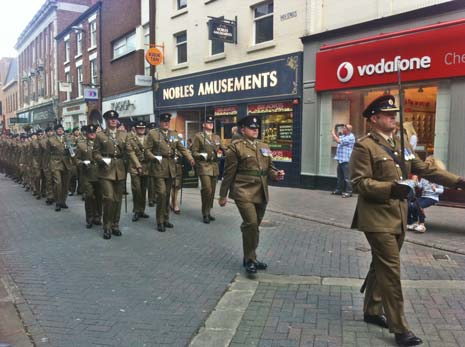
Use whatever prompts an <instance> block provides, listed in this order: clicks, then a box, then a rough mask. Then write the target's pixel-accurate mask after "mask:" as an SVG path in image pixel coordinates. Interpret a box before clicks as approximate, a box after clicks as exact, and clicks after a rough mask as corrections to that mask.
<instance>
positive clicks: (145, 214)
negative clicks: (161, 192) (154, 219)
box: [139, 212, 150, 218]
mask: <svg viewBox="0 0 465 347" xmlns="http://www.w3.org/2000/svg"><path fill="white" fill-rule="evenodd" d="M139 217H140V218H150V216H149V215H148V214H147V213H145V212H141V213H139Z"/></svg>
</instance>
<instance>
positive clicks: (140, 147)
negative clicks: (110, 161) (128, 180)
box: [126, 134, 149, 176]
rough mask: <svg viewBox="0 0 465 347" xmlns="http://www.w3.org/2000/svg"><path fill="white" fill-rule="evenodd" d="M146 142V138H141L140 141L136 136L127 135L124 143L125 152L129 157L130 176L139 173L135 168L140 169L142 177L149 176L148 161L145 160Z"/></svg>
mask: <svg viewBox="0 0 465 347" xmlns="http://www.w3.org/2000/svg"><path fill="white" fill-rule="evenodd" d="M146 142H147V136H146V135H144V136H143V137H142V141H141V139H140V138H139V136H138V135H136V134H130V135H128V139H127V142H126V151H127V154H128V157H129V170H128V171H129V173H130V174H131V175H137V174H139V172H138V171H137V168H142V173H141V175H142V176H147V175H148V174H149V165H148V161H147V160H146V158H145V143H146Z"/></svg>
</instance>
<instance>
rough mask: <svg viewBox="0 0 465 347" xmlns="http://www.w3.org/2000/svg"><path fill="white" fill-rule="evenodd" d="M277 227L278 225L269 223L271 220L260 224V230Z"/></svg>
mask: <svg viewBox="0 0 465 347" xmlns="http://www.w3.org/2000/svg"><path fill="white" fill-rule="evenodd" d="M275 226H276V223H275V222H272V221H269V220H262V222H261V224H260V228H273V227H275Z"/></svg>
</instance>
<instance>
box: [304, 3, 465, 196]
mask: <svg viewBox="0 0 465 347" xmlns="http://www.w3.org/2000/svg"><path fill="white" fill-rule="evenodd" d="M451 16H452V18H451V19H453V18H455V17H456V16H457V17H459V18H463V13H462V14H459V13H456V12H454V13H453V15H452V14H451ZM418 20H419V21H421V23H422V24H423V25H422V26H420V25H414V24H415V23H411V21H410V20H409V21H407V19H406V20H405V21H400V22H398V23H390V24H389V25H386V27H383V26H381V25H378V26H377V30H379V31H380V32H384V33H385V34H380V35H364V31H363V30H362V29H365V30H366V31H368V32H371V31H370V30H369V29H370V28H371V26H369V25H367V26H363V25H361V26H360V27H359V28H358V30H355V32H356V33H351V35H347V33H350V30H348V31H347V32H346V33H344V35H342V34H340V33H341V31H339V32H335V33H334V35H331V33H325V34H324V35H315V36H313V37H312V36H309V37H306V38H304V39H303V42H304V45H305V48H304V57H306V56H308V57H313V59H311V61H314V62H315V65H314V66H313V67H311V66H305V67H304V81H305V80H308V82H307V83H305V82H304V99H305V100H306V101H307V100H315V101H316V102H314V103H313V102H308V103H307V102H306V103H305V104H304V110H303V112H304V114H314V115H315V116H314V117H309V118H308V119H304V124H303V132H304V133H308V134H310V136H313V138H306V139H304V140H303V143H304V146H303V148H304V150H303V162H304V163H305V164H303V167H302V182H303V183H304V185H306V186H309V187H318V188H328V189H332V188H334V185H335V177H336V166H337V162H336V161H335V160H334V159H333V158H334V154H335V149H336V145H337V144H336V143H335V142H334V141H333V140H332V137H331V130H332V129H334V128H335V127H337V126H338V125H340V124H348V123H349V124H351V125H352V126H353V132H354V135H355V137H356V138H361V137H363V136H365V134H367V133H368V132H369V130H370V129H369V125H368V124H367V123H366V121H365V119H364V118H363V117H361V114H362V112H363V110H364V109H365V108H366V106H367V105H368V104H369V103H370V102H371V101H372V100H374V99H375V98H376V97H378V96H380V95H382V94H392V95H394V96H395V98H396V101H397V103H398V104H399V103H400V100H403V104H402V109H403V115H404V120H405V122H406V124H407V123H408V125H410V126H412V127H413V129H414V130H415V131H416V134H417V137H418V141H417V145H416V151H417V152H418V154H419V155H420V157H422V158H425V157H426V156H428V155H434V156H435V157H436V158H439V159H441V160H442V161H443V162H444V163H445V164H446V166H447V167H448V170H450V171H452V172H454V173H457V174H459V175H462V176H463V175H465V156H464V155H463V148H465V137H464V136H463V133H464V131H465V117H463V114H464V113H465V100H464V97H463V96H464V95H465V46H464V45H463V43H462V42H461V41H460V40H458V39H457V38H459V37H463V36H464V35H465V20H463V19H461V20H455V19H454V20H449V21H444V22H442V23H440V24H432V25H426V26H425V25H424V23H425V19H418ZM429 21H430V22H431V23H436V22H437V21H435V20H434V19H433V18H429ZM429 21H426V22H429ZM372 25H373V27H374V26H375V23H372ZM404 27H409V28H410V29H406V30H399V28H404ZM309 60H310V59H309ZM399 90H400V91H401V93H402V98H401V97H399ZM306 130H308V132H307V131H306ZM305 144H308V146H305ZM449 194H451V193H449Z"/></svg>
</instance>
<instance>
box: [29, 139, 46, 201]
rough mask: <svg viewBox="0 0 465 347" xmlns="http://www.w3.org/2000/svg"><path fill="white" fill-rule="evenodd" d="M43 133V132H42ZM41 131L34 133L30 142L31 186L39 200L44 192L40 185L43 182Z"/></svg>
mask: <svg viewBox="0 0 465 347" xmlns="http://www.w3.org/2000/svg"><path fill="white" fill-rule="evenodd" d="M42 133H43V132H42ZM39 134H40V133H39V131H37V132H36V133H33V134H32V136H31V142H30V147H29V150H30V153H31V163H32V164H31V187H32V194H33V195H34V196H35V197H36V199H37V200H40V198H41V195H42V192H41V187H40V182H41V160H40V159H41V157H40V152H41V150H40V143H39V141H40V138H39V137H38V136H39Z"/></svg>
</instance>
